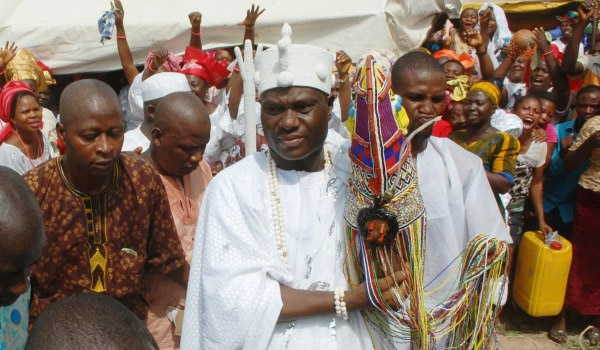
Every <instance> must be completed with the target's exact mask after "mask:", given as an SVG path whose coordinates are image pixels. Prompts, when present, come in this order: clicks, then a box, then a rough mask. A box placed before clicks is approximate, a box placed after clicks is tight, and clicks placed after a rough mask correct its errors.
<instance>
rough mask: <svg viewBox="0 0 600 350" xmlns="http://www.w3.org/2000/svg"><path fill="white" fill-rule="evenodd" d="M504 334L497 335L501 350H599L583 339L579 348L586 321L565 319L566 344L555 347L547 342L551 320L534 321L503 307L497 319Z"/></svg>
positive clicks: (527, 316) (587, 321) (513, 309)
mask: <svg viewBox="0 0 600 350" xmlns="http://www.w3.org/2000/svg"><path fill="white" fill-rule="evenodd" d="M500 319H501V320H502V324H503V325H504V328H505V330H504V331H501V330H500V331H498V341H499V343H500V349H501V350H513V349H514V350H552V349H559V350H560V349H584V350H600V346H594V347H591V346H589V344H588V342H587V340H586V339H585V337H584V338H583V348H582V347H581V346H580V344H579V333H580V332H581V331H583V330H584V329H585V328H586V327H587V326H588V325H589V321H590V320H589V319H587V318H585V317H579V316H576V315H568V321H567V325H568V329H567V331H568V335H569V338H568V341H567V343H565V344H557V343H555V342H553V341H552V340H550V339H548V330H549V329H550V328H551V327H552V323H553V318H552V317H540V318H535V317H531V316H529V315H527V314H525V313H524V312H523V311H521V310H520V309H519V308H518V307H516V306H513V305H506V306H505V308H504V310H503V311H502V315H501V317H500Z"/></svg>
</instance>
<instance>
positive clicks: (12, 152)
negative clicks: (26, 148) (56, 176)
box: [0, 136, 54, 175]
mask: <svg viewBox="0 0 600 350" xmlns="http://www.w3.org/2000/svg"><path fill="white" fill-rule="evenodd" d="M42 150H43V153H42V155H41V156H40V157H38V158H37V159H31V160H30V159H29V158H28V157H27V155H26V154H25V153H23V151H21V149H20V148H19V147H17V146H13V145H11V144H8V143H6V142H4V143H3V144H2V145H0V165H1V166H5V167H7V168H11V169H12V170H14V171H16V172H17V173H19V175H25V173H27V172H28V171H29V170H31V169H33V168H34V167H37V166H38V165H40V164H42V163H44V162H45V161H47V160H50V159H52V158H54V151H53V150H52V146H51V145H50V142H48V139H46V137H45V136H42Z"/></svg>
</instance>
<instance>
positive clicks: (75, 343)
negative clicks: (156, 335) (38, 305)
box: [25, 293, 159, 350]
mask: <svg viewBox="0 0 600 350" xmlns="http://www.w3.org/2000/svg"><path fill="white" fill-rule="evenodd" d="M47 349H52V350H71V349H85V350H107V349H110V350H158V349H159V347H158V346H157V345H156V342H155V341H154V339H152V335H151V334H150V333H149V332H148V330H147V329H146V327H145V326H144V324H143V323H142V321H141V320H139V319H138V318H137V317H136V316H135V315H134V314H133V313H132V312H131V311H130V310H128V309H127V308H126V307H125V306H123V305H122V304H121V303H119V302H118V301H116V300H115V299H113V298H111V297H109V296H107V295H102V294H95V293H85V294H77V295H73V296H70V297H67V298H64V299H62V300H60V301H57V302H56V303H54V304H52V305H50V306H49V307H48V308H47V309H46V310H45V311H44V312H43V313H42V315H41V316H40V317H39V318H38V320H37V322H36V323H35V327H33V329H32V330H31V334H30V335H29V339H27V345H26V347H25V350H47Z"/></svg>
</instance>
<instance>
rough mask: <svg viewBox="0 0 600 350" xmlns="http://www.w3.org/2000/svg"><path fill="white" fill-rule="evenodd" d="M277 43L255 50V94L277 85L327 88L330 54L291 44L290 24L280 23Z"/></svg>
mask: <svg viewBox="0 0 600 350" xmlns="http://www.w3.org/2000/svg"><path fill="white" fill-rule="evenodd" d="M281 36H282V38H281V39H280V40H279V41H278V42H277V47H272V48H270V49H267V50H265V51H262V52H257V53H256V58H255V59H254V66H255V73H254V82H255V84H256V85H257V86H258V94H259V95H260V94H262V93H263V92H265V91H267V90H270V89H274V88H281V87H291V86H302V87H311V88H315V89H317V90H320V91H323V92H324V93H326V94H327V95H329V93H330V92H331V84H332V80H331V71H332V69H333V61H334V57H333V55H332V54H331V53H329V52H328V51H327V50H325V49H322V48H320V47H316V46H309V45H292V39H291V36H292V28H291V27H290V25H289V24H287V23H286V24H284V25H283V28H282V29H281Z"/></svg>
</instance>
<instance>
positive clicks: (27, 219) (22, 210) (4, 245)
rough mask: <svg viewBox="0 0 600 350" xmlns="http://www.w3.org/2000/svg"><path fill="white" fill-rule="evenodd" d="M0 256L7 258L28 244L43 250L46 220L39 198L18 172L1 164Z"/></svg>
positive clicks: (28, 246) (28, 247)
mask: <svg viewBox="0 0 600 350" xmlns="http://www.w3.org/2000/svg"><path fill="white" fill-rule="evenodd" d="M0 203H2V206H3V207H4V208H6V210H0V256H2V257H7V256H11V255H10V254H11V253H13V252H15V251H17V250H15V247H22V246H25V247H27V249H28V250H31V251H33V250H34V249H38V250H39V251H40V252H41V249H42V245H43V243H44V237H45V234H44V219H43V217H42V211H41V209H40V206H39V204H38V201H37V199H36V198H35V195H34V194H33V192H31V189H30V188H29V186H28V185H27V183H26V182H25V180H23V177H21V175H19V174H18V173H17V172H16V171H14V170H12V169H10V168H7V167H4V166H0Z"/></svg>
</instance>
